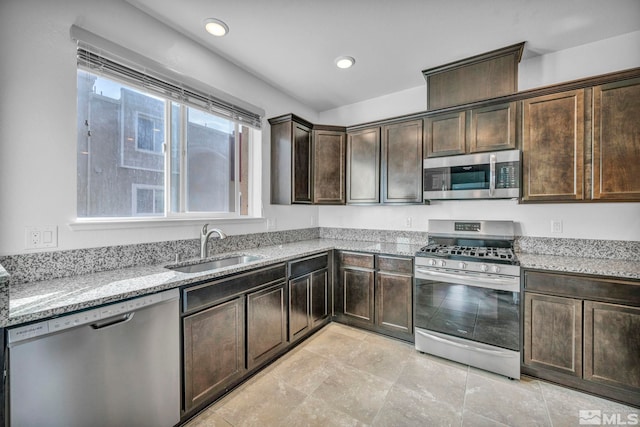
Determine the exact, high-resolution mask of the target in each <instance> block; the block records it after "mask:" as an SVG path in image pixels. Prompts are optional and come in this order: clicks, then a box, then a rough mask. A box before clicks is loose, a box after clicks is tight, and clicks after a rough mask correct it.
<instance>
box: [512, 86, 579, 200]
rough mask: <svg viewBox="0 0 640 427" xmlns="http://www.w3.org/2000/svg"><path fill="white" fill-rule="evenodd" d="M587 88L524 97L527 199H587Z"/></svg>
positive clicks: (524, 149) (523, 154) (524, 171)
mask: <svg viewBox="0 0 640 427" xmlns="http://www.w3.org/2000/svg"><path fill="white" fill-rule="evenodd" d="M584 98H585V97H584V89H578V90H573V91H567V92H561V93H555V94H551V95H544V96H539V97H535V98H531V99H526V100H524V101H523V131H522V159H523V171H522V172H523V173H522V176H523V193H522V194H523V196H522V200H523V201H575V200H583V199H584V164H583V161H584V147H585V133H584V111H585V110H584Z"/></svg>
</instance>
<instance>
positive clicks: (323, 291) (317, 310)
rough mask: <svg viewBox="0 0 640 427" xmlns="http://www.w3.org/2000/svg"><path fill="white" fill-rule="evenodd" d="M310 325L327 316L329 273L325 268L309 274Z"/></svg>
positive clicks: (319, 321)
mask: <svg viewBox="0 0 640 427" xmlns="http://www.w3.org/2000/svg"><path fill="white" fill-rule="evenodd" d="M310 308H311V327H315V326H316V325H318V324H320V323H321V322H322V321H323V320H324V319H326V318H327V317H329V273H328V271H327V269H324V270H320V271H316V272H314V273H313V274H312V276H311V307H310Z"/></svg>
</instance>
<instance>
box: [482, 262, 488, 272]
mask: <svg viewBox="0 0 640 427" xmlns="http://www.w3.org/2000/svg"><path fill="white" fill-rule="evenodd" d="M488 269H489V267H487V264H482V265H481V266H480V271H487V270H488Z"/></svg>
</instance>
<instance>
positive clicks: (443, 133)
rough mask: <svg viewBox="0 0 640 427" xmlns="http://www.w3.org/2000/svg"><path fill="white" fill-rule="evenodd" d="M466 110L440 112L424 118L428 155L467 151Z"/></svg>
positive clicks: (434, 155)
mask: <svg viewBox="0 0 640 427" xmlns="http://www.w3.org/2000/svg"><path fill="white" fill-rule="evenodd" d="M465 123H466V112H465V111H458V112H454V113H444V114H438V115H436V116H432V117H427V118H426V119H424V145H425V154H426V157H439V156H451V155H455V154H464V153H465V152H466V147H465V140H466V125H465Z"/></svg>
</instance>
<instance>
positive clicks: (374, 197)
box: [347, 128, 380, 204]
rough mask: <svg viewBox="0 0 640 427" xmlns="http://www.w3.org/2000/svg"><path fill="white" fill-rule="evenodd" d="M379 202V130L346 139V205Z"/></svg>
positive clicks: (366, 130)
mask: <svg viewBox="0 0 640 427" xmlns="http://www.w3.org/2000/svg"><path fill="white" fill-rule="evenodd" d="M379 202H380V128H373V129H365V130H362V131H359V132H354V133H350V134H349V135H348V137H347V203H364V204H368V203H379Z"/></svg>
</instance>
